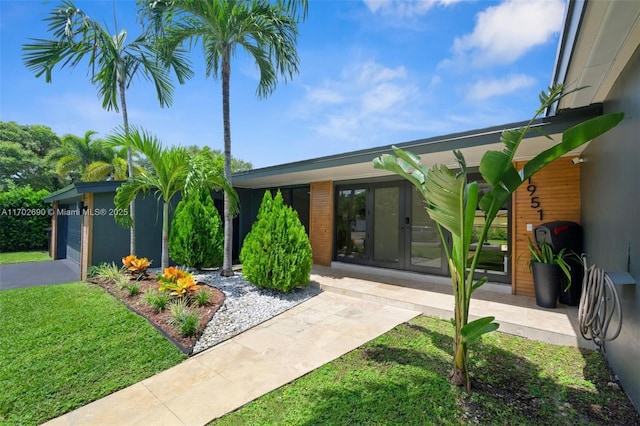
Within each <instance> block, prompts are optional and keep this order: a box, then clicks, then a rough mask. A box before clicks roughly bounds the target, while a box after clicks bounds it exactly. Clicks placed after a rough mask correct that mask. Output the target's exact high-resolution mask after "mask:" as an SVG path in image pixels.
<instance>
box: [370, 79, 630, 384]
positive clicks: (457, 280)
mask: <svg viewBox="0 0 640 426" xmlns="http://www.w3.org/2000/svg"><path fill="white" fill-rule="evenodd" d="M576 90H580V88H578V89H574V90H571V91H567V92H565V91H564V86H563V85H554V86H552V87H550V88H549V91H548V92H547V93H546V92H542V93H541V94H540V107H539V108H538V110H537V111H536V112H535V114H534V116H533V118H532V119H531V121H529V123H528V124H527V125H525V126H523V127H521V128H518V129H514V130H505V131H504V132H502V136H501V142H502V143H503V144H504V149H503V150H502V151H487V152H486V153H485V154H484V155H483V157H482V159H481V161H480V174H481V175H482V177H483V178H484V180H485V181H486V182H487V183H488V184H489V185H490V188H489V191H488V192H487V193H485V195H484V196H483V197H482V198H481V199H480V200H479V204H478V199H479V193H478V183H477V182H469V181H468V179H467V166H466V162H465V159H464V156H463V155H462V153H461V152H460V151H459V150H455V151H454V155H455V157H456V159H457V162H458V166H459V169H458V170H457V171H454V170H450V169H449V168H447V167H446V166H445V165H442V164H437V165H435V166H433V167H431V168H429V169H427V168H426V167H424V166H423V165H422V164H421V163H420V157H419V156H417V155H415V154H413V153H411V152H408V151H404V150H402V149H399V148H396V147H393V150H394V154H395V155H394V154H383V155H382V156H380V157H378V158H375V159H374V160H373V167H375V168H377V169H384V170H387V171H390V172H393V173H396V174H398V175H400V176H402V177H404V178H405V179H407V180H408V181H409V182H411V183H412V184H413V185H414V186H415V187H416V188H417V189H418V191H419V192H420V194H421V195H422V196H423V198H424V199H425V201H426V209H427V212H428V214H429V216H430V217H431V219H433V220H434V221H435V222H436V224H437V228H438V232H439V233H440V237H441V239H442V244H443V246H444V247H445V250H446V256H447V258H448V261H449V271H450V274H451V281H452V284H453V293H454V300H455V306H454V319H453V323H454V327H455V342H454V344H455V349H454V359H453V371H452V373H451V381H452V383H454V384H456V385H459V386H465V387H466V388H467V390H470V389H471V381H470V378H469V371H468V368H467V366H468V361H469V358H468V352H467V350H468V346H469V345H470V344H472V343H473V342H475V341H477V340H478V339H479V338H480V337H481V336H482V335H484V334H486V333H489V332H491V331H494V330H496V329H497V328H498V327H499V324H498V323H496V322H495V317H493V316H488V317H484V318H479V319H476V320H474V321H469V306H470V303H471V294H472V293H473V292H474V291H475V290H477V289H478V288H480V287H481V286H482V285H483V284H484V283H486V282H487V278H486V277H484V278H482V279H480V280H477V281H474V274H475V270H476V265H477V263H478V259H479V256H480V253H481V251H482V247H483V243H484V242H485V240H486V238H487V233H488V231H489V228H490V227H491V224H492V223H493V220H494V219H495V217H496V215H497V213H498V211H499V210H500V208H501V206H502V205H504V203H505V202H506V201H507V200H508V198H509V196H510V195H511V194H512V193H513V192H514V191H515V190H516V189H517V188H518V187H519V186H520V185H521V184H522V183H523V182H525V181H527V180H528V179H529V178H530V177H531V176H532V175H533V174H534V173H536V172H538V171H539V170H541V169H542V168H544V167H545V166H546V165H547V164H549V163H551V162H552V161H554V160H555V159H557V158H559V157H561V156H563V155H565V154H567V153H568V152H569V151H571V150H574V149H576V148H578V147H579V146H581V145H583V144H585V143H587V142H589V141H590V140H592V139H594V138H596V137H598V136H600V135H602V134H603V133H605V132H607V131H609V130H610V129H612V128H613V127H615V126H616V125H617V124H618V123H619V122H620V121H622V119H623V117H624V114H623V113H611V114H605V115H602V116H599V117H595V118H592V119H589V120H586V121H584V122H582V123H579V124H577V125H575V126H574V127H572V128H570V129H568V130H566V131H565V132H563V134H562V140H561V141H560V142H558V143H557V144H556V145H554V146H553V147H551V148H549V149H547V150H545V151H543V152H541V153H540V154H538V155H537V156H536V157H534V158H533V159H531V160H530V161H529V162H527V163H526V164H525V166H524V167H523V168H522V169H520V170H516V168H515V166H514V156H515V153H516V151H517V149H518V147H519V146H520V143H521V142H522V140H523V139H524V137H525V135H526V134H527V133H528V132H529V131H531V130H532V127H533V124H534V121H535V119H536V118H538V117H539V116H541V115H542V114H543V113H544V112H545V111H546V110H547V108H549V107H550V106H552V105H553V104H555V103H556V102H558V101H559V100H560V99H561V98H563V97H564V96H567V95H568V94H570V93H573V92H575V91H576ZM542 134H543V136H545V137H547V138H549V139H552V138H551V137H550V136H549V135H546V134H544V133H542ZM477 206H479V207H480V209H481V210H482V211H483V212H484V214H485V217H486V220H485V224H484V226H483V228H482V230H481V232H480V235H479V237H478V242H477V246H478V248H477V249H476V250H475V252H474V254H473V258H472V261H471V265H470V267H469V268H467V264H468V263H467V262H468V259H469V254H470V253H469V252H470V246H471V237H472V234H473V222H474V218H475V211H476V207H477ZM443 228H444V229H446V230H448V231H449V232H450V233H451V238H452V245H451V247H449V245H448V244H447V242H446V240H445V235H444V232H443Z"/></svg>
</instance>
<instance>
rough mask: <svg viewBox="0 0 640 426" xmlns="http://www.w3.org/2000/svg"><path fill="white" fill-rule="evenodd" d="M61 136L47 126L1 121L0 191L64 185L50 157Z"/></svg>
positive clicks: (52, 187)
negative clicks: (23, 187)
mask: <svg viewBox="0 0 640 426" xmlns="http://www.w3.org/2000/svg"><path fill="white" fill-rule="evenodd" d="M59 147H60V138H59V137H58V136H57V135H56V134H55V133H54V132H53V130H51V129H50V128H49V127H47V126H42V125H24V124H18V123H16V122H15V121H9V122H7V121H0V190H2V191H7V190H9V188H12V187H13V186H12V185H11V184H13V185H15V186H18V187H20V186H26V185H29V186H31V188H32V189H34V190H35V191H38V190H40V189H46V190H48V191H56V190H58V189H60V188H62V187H63V186H64V182H63V181H62V180H61V179H60V177H59V176H58V174H57V173H56V171H55V165H54V164H51V163H50V162H49V160H48V158H47V155H48V153H49V152H50V151H52V150H55V149H57V148H59Z"/></svg>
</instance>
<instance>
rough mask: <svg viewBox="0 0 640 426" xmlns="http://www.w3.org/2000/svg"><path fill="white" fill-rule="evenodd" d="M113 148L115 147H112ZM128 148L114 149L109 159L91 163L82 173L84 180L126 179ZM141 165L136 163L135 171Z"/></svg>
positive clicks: (135, 171) (127, 174)
mask: <svg viewBox="0 0 640 426" xmlns="http://www.w3.org/2000/svg"><path fill="white" fill-rule="evenodd" d="M112 149H113V148H112ZM127 151H128V150H127V148H121V149H119V150H115V149H114V150H113V156H112V157H111V158H110V159H107V160H103V161H101V160H98V161H94V162H93V163H91V164H89V165H88V166H87V167H86V168H85V169H84V172H83V173H82V180H83V181H84V182H97V181H101V180H126V179H127V177H128V176H129V173H128V171H129V165H128V164H127ZM139 169H140V166H139V165H137V164H134V173H137V172H138V171H139Z"/></svg>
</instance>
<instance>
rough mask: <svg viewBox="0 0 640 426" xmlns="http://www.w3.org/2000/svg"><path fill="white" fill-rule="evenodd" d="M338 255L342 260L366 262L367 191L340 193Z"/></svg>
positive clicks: (346, 190)
mask: <svg viewBox="0 0 640 426" xmlns="http://www.w3.org/2000/svg"><path fill="white" fill-rule="evenodd" d="M337 206H338V209H337V210H338V215H337V217H336V226H337V229H336V253H337V256H338V259H340V260H353V261H356V262H358V261H360V262H365V261H366V253H365V250H366V239H367V190H366V189H343V190H340V191H338V203H337Z"/></svg>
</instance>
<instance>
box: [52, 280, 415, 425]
mask: <svg viewBox="0 0 640 426" xmlns="http://www.w3.org/2000/svg"><path fill="white" fill-rule="evenodd" d="M312 278H313V277H312ZM418 314H419V312H416V311H413V310H410V309H403V308H397V307H392V306H387V305H384V304H381V303H377V302H371V301H364V300H362V299H358V298H353V297H349V296H345V295H341V294H336V293H332V292H323V293H321V294H319V295H318V296H316V297H314V298H312V299H310V300H308V301H306V302H304V303H302V304H300V305H298V306H296V307H294V308H293V309H290V310H289V311H287V312H285V313H283V314H281V315H279V316H277V317H275V318H273V319H271V320H269V321H267V322H265V323H263V324H261V325H259V326H257V327H254V328H252V329H250V330H248V331H246V332H244V333H242V334H240V335H238V336H236V337H234V338H232V339H230V340H228V341H226V342H224V343H221V344H220V345H217V346H214V347H213V348H211V349H208V350H206V351H204V352H202V353H200V354H198V355H195V356H193V357H191V358H189V359H188V360H186V361H184V362H182V363H181V364H179V365H177V366H175V367H173V368H171V369H169V370H166V371H163V372H161V373H159V374H157V375H155V376H153V377H150V378H149V379H146V380H143V381H142V382H140V383H137V384H135V385H133V386H130V387H128V388H126V389H123V390H121V391H118V392H116V393H113V394H111V395H109V396H107V397H105V398H103V399H100V400H98V401H95V402H93V403H91V404H88V405H86V406H84V407H81V408H79V409H77V410H76V411H73V412H71V413H68V414H66V415H63V416H61V417H58V418H57V419H54V420H52V421H50V422H49V423H47V424H48V425H154V426H160V425H190V426H191V425H203V424H206V423H207V422H209V421H211V420H212V419H214V418H217V417H220V416H222V415H224V414H226V413H228V412H230V411H232V410H234V409H236V408H238V407H241V406H242V405H244V404H246V403H247V402H249V401H252V400H253V399H255V398H257V397H259V396H261V395H263V394H265V393H267V392H269V391H271V390H273V389H276V388H278V387H280V386H282V385H284V384H286V383H288V382H290V381H292V380H294V379H296V378H298V377H300V376H303V375H304V374H306V373H308V372H310V371H312V370H314V369H316V368H317V367H320V366H321V365H323V364H325V363H327V362H329V361H331V360H333V359H335V358H338V357H339V356H341V355H343V354H345V353H347V352H349V351H351V350H353V349H355V348H357V347H358V346H361V345H362V344H364V343H365V342H367V341H369V340H371V339H373V338H375V337H377V336H379V335H381V334H383V333H385V332H387V331H389V330H391V329H392V328H394V327H395V326H397V325H399V324H401V323H403V322H406V321H408V320H409V319H411V318H413V317H415V316H416V315H418Z"/></svg>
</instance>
